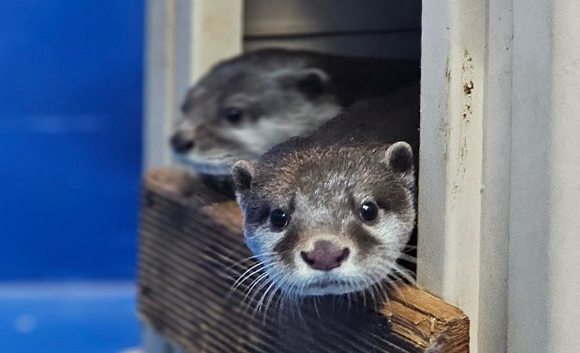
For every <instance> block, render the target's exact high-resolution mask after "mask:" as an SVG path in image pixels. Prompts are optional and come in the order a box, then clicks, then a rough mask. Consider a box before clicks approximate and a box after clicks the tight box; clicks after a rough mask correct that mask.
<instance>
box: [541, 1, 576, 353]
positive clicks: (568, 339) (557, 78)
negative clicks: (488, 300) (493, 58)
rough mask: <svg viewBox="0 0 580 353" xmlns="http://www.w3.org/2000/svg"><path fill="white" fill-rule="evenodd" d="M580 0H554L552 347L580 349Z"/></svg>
mask: <svg viewBox="0 0 580 353" xmlns="http://www.w3.org/2000/svg"><path fill="white" fill-rule="evenodd" d="M579 18H580V1H564V0H554V1H553V10H552V21H553V23H552V26H551V35H552V53H551V57H552V69H551V74H552V79H551V85H552V93H551V95H550V98H551V103H552V108H551V117H552V120H551V131H552V136H551V139H550V154H551V163H550V164H549V170H550V179H551V181H550V194H551V198H550V207H551V210H550V233H551V236H550V244H549V246H548V248H549V252H548V254H549V256H548V261H549V262H548V268H549V277H548V278H549V285H550V294H549V295H550V303H549V305H550V313H549V319H548V320H549V323H550V333H551V334H550V339H549V348H548V351H549V352H574V351H580V344H579V341H578V339H579V337H580V329H579V324H578V318H579V317H580V275H579V273H580V256H579V254H580V231H579V230H580V21H579V20H578V19H579Z"/></svg>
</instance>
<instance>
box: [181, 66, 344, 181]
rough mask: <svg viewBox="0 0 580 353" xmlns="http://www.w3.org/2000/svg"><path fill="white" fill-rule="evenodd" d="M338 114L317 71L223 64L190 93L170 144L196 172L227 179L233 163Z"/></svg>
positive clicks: (322, 77) (320, 72)
mask: <svg viewBox="0 0 580 353" xmlns="http://www.w3.org/2000/svg"><path fill="white" fill-rule="evenodd" d="M340 110H341V107H340V106H339V104H338V103H337V100H336V98H335V96H334V95H333V94H332V93H331V88H330V86H329V82H328V77H327V76H326V74H325V73H324V72H323V71H321V70H319V69H313V68H300V67H292V66H291V65H282V64H280V65H278V66H274V67H271V66H269V67H261V66H260V63H259V62H258V63H255V62H254V63H245V62H244V61H243V60H242V61H241V62H235V63H227V62H226V63H224V64H222V65H220V66H218V67H217V68H215V69H214V70H213V71H212V72H210V73H209V74H208V75H207V76H206V77H205V78H203V79H202V80H201V81H200V82H199V84H197V85H196V86H195V87H193V88H192V89H191V90H190V91H189V92H188V94H187V96H186V97H185V102H184V104H183V107H182V112H183V119H182V121H181V123H180V124H179V126H178V128H177V129H176V132H175V134H174V135H173V136H172V138H171V144H172V146H173V149H174V151H175V152H176V154H177V155H178V157H179V158H180V159H181V160H182V161H183V162H185V163H186V164H190V165H192V166H193V167H194V169H196V170H197V171H198V172H201V173H204V174H217V175H225V174H228V173H229V172H230V170H231V167H232V165H233V163H234V162H236V161H238V160H240V159H249V160H254V159H257V158H258V157H259V156H260V155H262V154H263V153H265V152H266V151H267V150H268V149H270V148H271V147H272V146H274V145H276V144H278V143H280V142H283V141H285V140H287V139H289V138H290V137H293V136H298V135H303V134H305V133H308V132H310V131H313V130H314V129H316V128H317V127H318V126H320V125H321V124H323V123H324V122H326V121H327V120H330V119H331V118H333V117H334V116H335V115H336V114H337V113H338V112H339V111H340Z"/></svg>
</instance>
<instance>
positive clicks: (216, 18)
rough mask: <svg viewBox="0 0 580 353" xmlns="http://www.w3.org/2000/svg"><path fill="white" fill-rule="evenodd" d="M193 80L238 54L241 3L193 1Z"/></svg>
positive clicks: (240, 41) (241, 35) (241, 26)
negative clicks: (216, 64)
mask: <svg viewBox="0 0 580 353" xmlns="http://www.w3.org/2000/svg"><path fill="white" fill-rule="evenodd" d="M192 1H193V7H194V8H193V46H192V47H191V50H192V53H191V56H192V63H193V78H194V80H195V79H197V78H199V77H200V76H201V75H203V74H204V73H205V72H206V71H207V70H208V69H209V68H210V67H211V66H212V65H213V64H215V63H216V62H217V61H219V60H221V59H224V58H227V57H231V56H234V55H237V54H239V53H240V52H241V51H242V42H243V24H242V20H243V1H242V0H192Z"/></svg>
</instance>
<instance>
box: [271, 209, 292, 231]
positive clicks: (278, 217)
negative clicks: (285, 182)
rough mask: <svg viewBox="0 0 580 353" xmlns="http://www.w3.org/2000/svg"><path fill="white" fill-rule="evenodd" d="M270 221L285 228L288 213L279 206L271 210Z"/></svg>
mask: <svg viewBox="0 0 580 353" xmlns="http://www.w3.org/2000/svg"><path fill="white" fill-rule="evenodd" d="M270 222H271V223H272V225H273V226H274V227H277V228H284V227H285V226H286V225H287V224H288V215H287V214H286V212H284V211H282V210H281V209H279V208H277V209H275V210H273V211H272V212H270Z"/></svg>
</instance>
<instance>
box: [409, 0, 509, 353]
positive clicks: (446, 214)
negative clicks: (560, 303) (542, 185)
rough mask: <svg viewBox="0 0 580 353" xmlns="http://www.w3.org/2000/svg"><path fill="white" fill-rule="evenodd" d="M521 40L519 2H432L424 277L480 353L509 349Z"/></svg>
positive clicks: (425, 56)
mask: <svg viewBox="0 0 580 353" xmlns="http://www.w3.org/2000/svg"><path fill="white" fill-rule="evenodd" d="M511 37H512V22H511V0H470V1H460V0H436V1H426V2H424V3H423V45H422V67H423V72H422V74H423V76H422V97H421V110H422V111H421V114H422V116H421V151H420V158H421V161H420V167H421V173H420V181H419V182H420V188H419V192H420V194H419V246H418V252H419V254H418V256H419V264H418V279H419V283H420V284H421V285H422V286H424V287H425V288H426V289H428V290H429V291H431V292H433V293H435V294H437V295H439V296H441V297H443V298H444V299H445V300H448V301H450V302H451V303H454V304H456V305H458V306H459V307H460V308H462V309H463V310H464V311H465V312H466V313H467V315H468V316H469V318H470V320H471V332H470V336H471V337H470V338H471V351H472V352H482V353H487V352H503V351H505V350H506V336H507V290H508V289H507V273H508V269H507V266H508V256H507V252H508V241H509V205H510V204H509V186H510V169H509V168H510V137H511V135H510V126H511V76H510V75H511V72H510V71H511V52H510V46H511Z"/></svg>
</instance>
